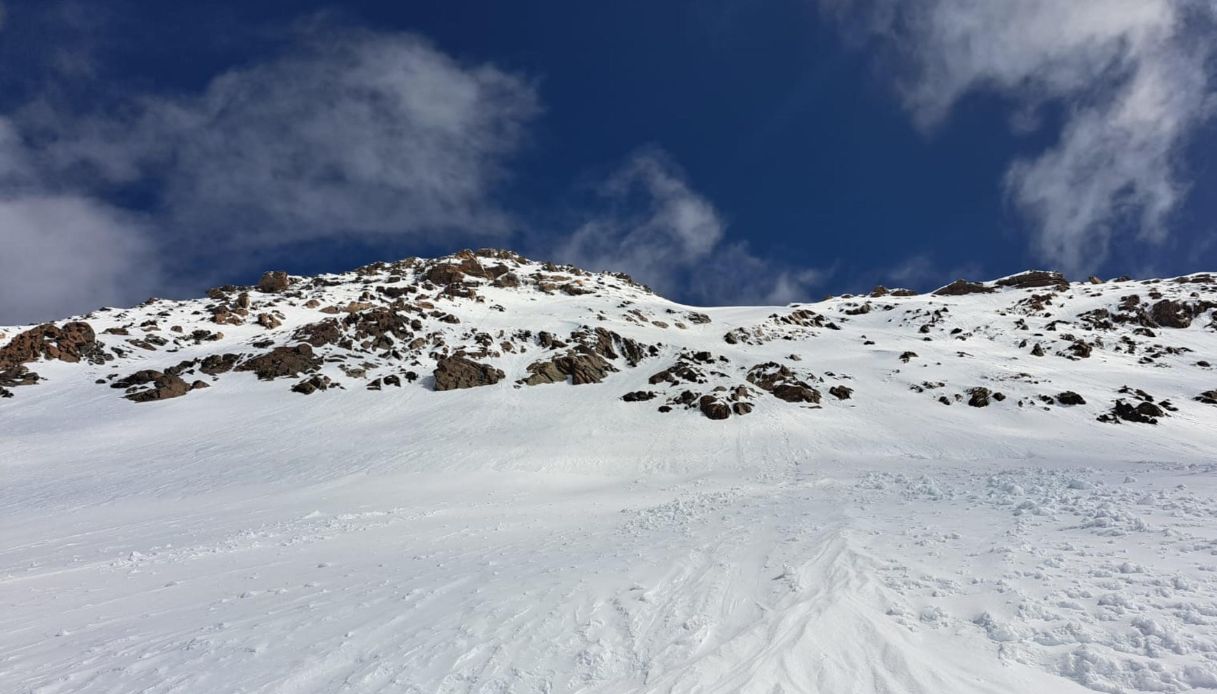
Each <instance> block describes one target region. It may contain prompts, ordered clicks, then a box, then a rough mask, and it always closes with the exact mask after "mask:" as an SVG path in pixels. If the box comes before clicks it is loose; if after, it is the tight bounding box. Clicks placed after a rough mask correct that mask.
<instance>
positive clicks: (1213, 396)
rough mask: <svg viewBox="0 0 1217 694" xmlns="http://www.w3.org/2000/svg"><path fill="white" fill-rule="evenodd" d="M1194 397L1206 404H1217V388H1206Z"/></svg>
mask: <svg viewBox="0 0 1217 694" xmlns="http://www.w3.org/2000/svg"><path fill="white" fill-rule="evenodd" d="M1192 399H1193V400H1195V401H1196V402H1202V403H1204V404H1206V405H1217V390H1206V391H1204V392H1203V393H1201V394H1200V395H1197V396H1196V397H1194V398H1192Z"/></svg>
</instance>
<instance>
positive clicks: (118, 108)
mask: <svg viewBox="0 0 1217 694" xmlns="http://www.w3.org/2000/svg"><path fill="white" fill-rule="evenodd" d="M98 5H99V4H98V3H88V4H86V3H73V2H45V1H41V2H7V3H3V5H0V6H2V7H3V8H4V12H3V23H2V24H0V61H3V63H4V66H5V69H4V70H3V71H0V240H2V241H3V243H2V244H0V245H2V246H3V248H4V250H3V252H2V253H0V323H12V322H28V321H36V320H43V319H51V318H55V317H58V316H60V315H62V314H66V313H70V312H82V311H87V310H90V309H92V308H95V307H96V306H98V305H102V304H129V303H132V302H137V301H140V300H142V299H143V298H146V297H147V296H149V295H159V296H190V295H196V294H198V293H199V292H200V291H201V290H202V289H203V288H205V287H207V286H211V285H216V284H222V283H227V282H234V283H248V282H251V281H252V280H253V279H255V278H256V277H257V275H258V273H259V272H260V271H261V270H263V269H267V268H271V267H274V268H284V269H288V270H289V271H292V272H299V273H313V272H319V271H338V270H344V269H348V268H350V267H353V266H356V265H360V264H363V263H367V262H371V261H374V260H381V259H386V258H396V257H404V256H408V255H431V254H440V253H447V252H451V251H453V250H456V249H459V248H463V247H477V246H487V245H489V246H503V247H510V248H514V249H516V250H519V251H521V252H524V253H525V254H528V255H532V256H536V257H542V258H550V259H554V260H559V261H569V262H575V263H578V264H582V265H585V266H589V267H593V268H596V269H613V270H623V271H626V272H630V273H632V274H634V275H635V276H637V277H638V278H639V279H641V280H643V281H645V282H647V283H648V284H650V285H651V286H653V287H655V288H656V289H657V290H659V291H661V292H662V293H664V294H666V295H668V296H671V297H672V298H676V299H679V300H684V301H687V302H690V303H700V304H718V303H785V302H788V301H795V300H811V299H816V298H819V297H821V296H823V295H825V294H828V293H841V292H845V291H861V290H866V289H869V288H870V287H871V286H872V285H874V284H876V283H885V284H888V285H889V286H891V285H903V286H912V287H914V288H917V289H929V288H933V287H935V286H939V285H941V284H944V283H946V282H948V281H950V280H952V279H954V278H956V277H958V276H969V277H975V278H985V277H994V276H999V275H1004V274H1009V273H1012V272H1016V271H1018V270H1021V269H1024V268H1027V267H1054V268H1059V269H1063V270H1065V271H1067V272H1069V273H1071V274H1074V275H1084V274H1089V273H1097V274H1100V275H1103V276H1114V275H1120V274H1129V275H1136V276H1147V275H1173V274H1180V273H1184V272H1191V271H1197V270H1212V269H1213V268H1214V267H1215V266H1217V244H1214V239H1215V238H1217V235H1215V234H1214V231H1215V230H1217V225H1215V222H1214V220H1215V219H1217V214H1215V213H1217V171H1215V170H1214V166H1213V164H1212V161H1213V158H1212V156H1210V154H1211V153H1213V152H1215V151H1217V150H1215V147H1217V127H1215V126H1214V120H1213V118H1212V117H1211V116H1212V114H1213V111H1214V108H1215V106H1217V99H1215V98H1214V78H1215V73H1217V65H1215V62H1214V56H1213V54H1212V48H1211V45H1217V41H1215V40H1214V39H1217V32H1214V29H1213V27H1214V18H1215V17H1217V5H1214V4H1213V3H1212V2H1210V1H1209V0H1077V1H1076V2H1070V3H1061V2H1057V1H1055V0H1012V1H1011V2H1004V3H976V2H973V1H971V0H925V1H923V2H911V0H908V1H906V0H802V1H796V0H763V1H758V2H746V3H745V2H722V1H719V0H701V1H698V2H665V3H657V2H634V1H623V2H613V3H569V2H517V3H502V2H415V3H401V2H388V1H381V2H373V1H370V0H369V1H365V2H344V3H340V4H339V3H321V2H301V1H295V2H273V1H263V2H258V3H248V2H241V3H237V2H232V3H226V2H216V1H212V2H207V3H202V2H199V3H190V2H179V3H153V2H134V1H126V2H124V1H118V2H108V3H105V5H104V8H102V7H99V6H98ZM47 278H56V279H55V280H54V281H53V282H48V281H47Z"/></svg>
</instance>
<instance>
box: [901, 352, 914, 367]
mask: <svg viewBox="0 0 1217 694" xmlns="http://www.w3.org/2000/svg"><path fill="white" fill-rule="evenodd" d="M916 357H917V353H916V352H904V353H903V354H901V355H900V361H902V362H904V363H905V364H907V363H909V359H915V358H916Z"/></svg>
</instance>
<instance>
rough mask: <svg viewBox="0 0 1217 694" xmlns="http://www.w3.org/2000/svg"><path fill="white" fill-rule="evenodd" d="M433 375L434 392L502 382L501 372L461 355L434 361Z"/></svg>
mask: <svg viewBox="0 0 1217 694" xmlns="http://www.w3.org/2000/svg"><path fill="white" fill-rule="evenodd" d="M434 375H435V389H436V390H458V389H461V388H476V387H478V386H488V385H493V384H495V383H498V382H499V381H501V380H503V372H502V371H501V370H499V369H496V368H494V367H493V366H490V365H489V364H479V363H478V362H476V361H473V360H472V359H469V358H467V357H465V356H464V355H461V354H456V355H453V356H450V357H444V358H441V359H439V360H438V361H436V363H435V372H434Z"/></svg>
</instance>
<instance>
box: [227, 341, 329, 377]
mask: <svg viewBox="0 0 1217 694" xmlns="http://www.w3.org/2000/svg"><path fill="white" fill-rule="evenodd" d="M320 366H321V357H318V356H316V355H314V354H313V348H312V347H311V346H309V345H307V344H303V343H301V344H298V345H296V346H294V347H276V348H274V349H272V350H271V351H269V352H267V353H266V354H262V355H259V356H256V357H253V358H251V359H248V360H246V361H245V362H243V363H242V364H240V365H239V366H237V367H236V370H237V371H252V372H254V374H255V375H257V377H258V378H260V379H262V380H264V381H269V380H271V379H275V378H280V377H283V376H299V375H300V374H301V373H305V372H309V371H316V370H317V368H318V367H320Z"/></svg>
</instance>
